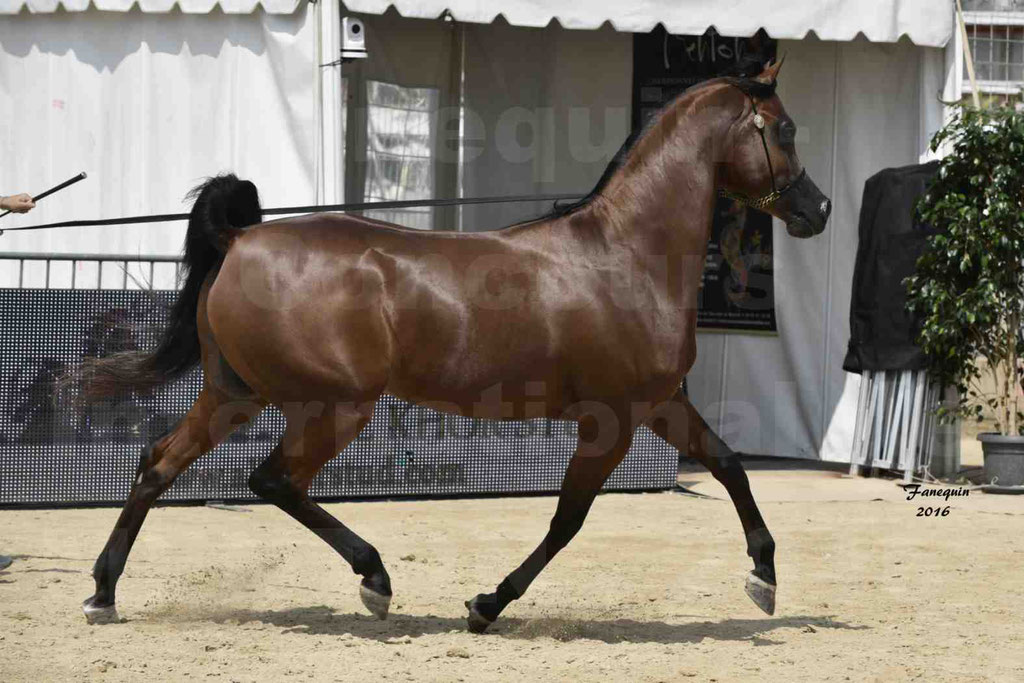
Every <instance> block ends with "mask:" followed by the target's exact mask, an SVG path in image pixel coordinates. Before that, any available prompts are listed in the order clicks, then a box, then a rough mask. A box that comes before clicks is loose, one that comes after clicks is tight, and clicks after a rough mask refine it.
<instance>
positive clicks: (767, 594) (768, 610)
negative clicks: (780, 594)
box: [745, 572, 775, 616]
mask: <svg viewBox="0 0 1024 683" xmlns="http://www.w3.org/2000/svg"><path fill="white" fill-rule="evenodd" d="M745 590H746V591H747V595H749V596H750V599H751V600H753V601H754V604H755V605H757V606H758V607H760V608H761V609H762V610H764V613H765V614H767V615H769V616H771V615H773V614H775V585H774V584H771V583H768V582H767V581H765V580H764V579H762V578H760V577H759V576H757V575H756V574H754V572H750V573H749V574H747V585H746V587H745Z"/></svg>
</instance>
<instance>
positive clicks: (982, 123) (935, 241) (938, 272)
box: [906, 107, 1024, 487]
mask: <svg viewBox="0 0 1024 683" xmlns="http://www.w3.org/2000/svg"><path fill="white" fill-rule="evenodd" d="M939 148H943V149H944V151H947V152H948V154H947V155H946V156H945V157H944V158H943V160H942V164H941V166H940V168H939V171H938V173H937V174H936V177H935V179H934V181H933V183H932V184H931V186H930V187H929V188H928V191H927V192H926V193H925V195H924V196H923V197H922V198H921V201H920V202H919V204H918V215H919V217H920V219H921V221H922V222H923V223H925V224H928V225H930V226H932V227H933V228H934V229H935V230H936V232H935V234H934V235H933V236H932V237H930V238H929V242H928V247H927V249H926V251H925V253H924V254H923V255H922V257H921V258H920V260H919V261H918V262H917V269H916V272H915V274H914V275H913V276H912V277H910V278H908V279H907V280H906V285H907V289H908V298H907V299H908V300H907V305H908V307H909V308H910V310H911V311H912V312H913V313H914V314H915V316H916V318H917V320H918V324H919V325H920V335H919V338H918V341H919V343H920V344H921V347H922V348H923V349H924V351H925V352H926V353H927V354H928V356H929V359H930V363H931V364H930V369H931V373H932V375H933V377H934V378H935V379H936V380H938V381H939V382H941V383H942V384H943V385H945V386H954V387H956V389H957V392H958V402H957V403H955V404H952V405H947V406H945V407H943V408H940V409H939V412H940V415H939V417H940V418H946V419H951V418H955V417H961V418H970V419H975V420H978V421H979V422H980V421H982V420H983V419H984V418H985V417H991V418H994V419H995V422H996V425H997V428H998V430H999V432H998V433H997V434H982V435H981V436H979V437H978V438H979V440H980V441H981V442H982V450H983V452H984V454H985V480H986V483H987V484H990V483H993V482H994V483H996V484H997V485H999V486H1001V487H1005V486H1021V485H1024V437H1022V436H1021V435H1020V434H1021V430H1022V427H1024V415H1022V413H1021V409H1022V408H1024V401H1022V396H1021V380H1022V379H1024V372H1022V370H1024V366H1022V356H1024V339H1022V335H1021V323H1022V320H1024V112H1021V111H1017V110H1015V109H1013V108H996V109H971V108H967V107H960V108H958V110H957V112H956V113H955V115H954V116H953V118H952V119H951V120H950V122H949V123H948V124H947V125H946V126H945V127H944V128H943V129H942V130H941V131H939V132H938V133H937V134H936V135H935V137H934V138H933V139H932V150H933V151H937V150H939ZM983 373H984V375H988V377H987V378H985V379H989V380H991V381H988V382H986V381H983V376H984V375H983ZM989 373H991V374H989Z"/></svg>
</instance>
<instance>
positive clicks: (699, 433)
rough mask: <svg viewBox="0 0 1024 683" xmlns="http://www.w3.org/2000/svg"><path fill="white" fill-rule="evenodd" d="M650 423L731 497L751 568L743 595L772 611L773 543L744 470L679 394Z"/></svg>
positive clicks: (658, 410) (687, 401) (773, 593)
mask: <svg viewBox="0 0 1024 683" xmlns="http://www.w3.org/2000/svg"><path fill="white" fill-rule="evenodd" d="M647 424H648V426H650V428H651V429H652V430H653V431H654V432H655V433H656V434H658V436H660V437H661V438H663V439H665V441H667V442H668V443H669V444H671V445H673V446H675V447H676V448H678V449H679V451H680V452H682V453H686V454H687V455H689V456H690V457H692V458H696V459H697V460H699V461H700V462H701V464H703V465H704V466H705V467H707V468H708V470H710V471H711V474H712V475H713V476H714V477H715V479H717V480H718V481H719V482H720V483H721V484H722V486H724V487H725V490H726V491H727V492H728V493H729V497H730V498H732V502H733V504H734V505H735V506H736V512H737V513H739V516H740V522H741V523H742V524H743V531H744V533H745V534H746V537H747V554H748V555H750V557H751V558H752V559H753V560H754V571H752V572H751V573H750V574H749V575H748V576H747V583H746V591H747V595H749V596H750V599H751V600H753V601H754V603H755V604H756V605H757V606H758V607H760V608H761V609H762V610H764V611H765V612H766V613H768V614H774V613H775V588H776V579H775V541H774V539H772V535H771V534H770V533H768V527H767V526H766V525H765V523H764V519H763V518H762V517H761V512H760V510H758V509H757V503H755V502H754V496H753V495H752V494H751V493H750V484H749V482H748V481H747V473H746V472H745V471H744V470H743V465H742V464H741V463H740V461H739V458H738V457H737V456H736V454H735V453H733V451H732V450H731V449H730V448H729V447H728V446H727V445H726V444H725V442H724V441H722V440H721V439H720V438H719V437H718V435H717V434H715V433H714V432H713V431H712V430H711V428H710V427H709V426H708V424H707V423H706V422H705V421H704V418H702V417H701V416H700V414H699V413H698V412H697V409H696V408H694V407H693V404H692V403H690V401H689V399H688V398H686V396H685V395H684V394H683V392H682V391H681V390H680V391H677V392H676V394H675V395H674V396H673V397H672V398H671V399H670V400H669V401H668V402H666V403H664V404H662V405H661V406H659V408H658V409H657V410H655V412H654V414H653V416H652V417H651V418H649V419H648V420H647Z"/></svg>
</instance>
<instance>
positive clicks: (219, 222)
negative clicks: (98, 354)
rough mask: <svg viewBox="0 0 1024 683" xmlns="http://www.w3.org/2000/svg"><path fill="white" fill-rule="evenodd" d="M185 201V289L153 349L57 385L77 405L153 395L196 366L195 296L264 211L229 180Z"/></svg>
mask: <svg viewBox="0 0 1024 683" xmlns="http://www.w3.org/2000/svg"><path fill="white" fill-rule="evenodd" d="M186 198H188V199H193V200H195V201H194V203H193V205H192V211H191V213H190V214H189V219H188V231H187V233H186V234H185V254H184V259H183V263H182V269H181V278H182V279H183V280H184V285H183V286H182V288H181V292H180V293H179V294H178V299H177V301H175V302H174V305H173V306H172V307H171V309H170V311H169V312H168V315H167V325H166V327H164V328H163V330H162V331H161V332H160V336H159V339H160V340H159V343H158V344H157V347H156V348H155V349H153V350H152V351H122V352H119V353H114V354H111V355H109V356H106V357H103V358H90V359H87V360H85V361H83V362H82V363H81V364H80V365H79V366H77V367H76V368H74V369H72V370H71V371H70V372H69V373H68V374H67V375H66V376H65V377H64V378H63V379H62V380H61V384H62V385H63V386H62V387H61V389H71V393H72V394H73V395H74V397H75V398H76V399H77V400H79V401H85V402H89V401H94V400H97V399H101V398H105V397H108V396H113V395H115V394H118V393H121V392H124V391H131V390H134V391H141V392H147V391H152V390H153V389H155V388H156V387H158V386H160V385H162V384H165V383H167V382H169V381H171V380H173V379H176V378H178V377H180V376H181V375H184V374H185V373H186V372H188V371H189V370H191V369H192V368H193V367H194V366H195V365H196V363H198V362H199V355H200V353H199V335H198V332H197V329H196V310H197V307H198V304H199V290H200V289H201V288H202V286H203V282H205V280H206V277H207V275H208V274H209V273H210V272H211V271H212V270H214V269H215V268H217V267H218V266H219V265H220V263H221V260H222V259H223V258H224V253H225V252H226V251H227V248H228V247H229V246H230V244H231V241H232V238H233V237H234V236H235V235H236V234H237V233H238V231H239V230H240V229H241V228H245V227H247V226H250V225H255V224H256V223H260V222H261V221H262V220H263V211H262V209H261V208H260V198H259V194H258V193H257V191H256V186H255V185H253V184H252V183H251V182H249V181H248V180H239V179H238V178H237V177H235V176H234V175H233V174H225V175H219V176H216V177H213V178H208V179H207V180H206V181H205V182H203V183H202V184H201V185H199V186H197V187H196V188H194V189H193V190H192V191H191V192H189V193H188V195H187V196H186ZM61 393H63V391H62V392H61Z"/></svg>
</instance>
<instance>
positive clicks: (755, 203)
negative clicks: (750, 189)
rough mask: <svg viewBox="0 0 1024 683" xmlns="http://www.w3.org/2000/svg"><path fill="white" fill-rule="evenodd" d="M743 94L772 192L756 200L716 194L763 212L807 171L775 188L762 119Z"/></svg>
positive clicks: (724, 191) (742, 196)
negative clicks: (752, 118) (756, 134)
mask: <svg viewBox="0 0 1024 683" xmlns="http://www.w3.org/2000/svg"><path fill="white" fill-rule="evenodd" d="M743 94H744V95H746V96H747V98H748V99H749V100H750V106H751V108H753V110H754V127H755V128H757V132H758V134H760V136H761V146H762V147H764V158H765V160H766V161H767V162H768V174H769V177H771V179H772V191H771V192H769V193H768V194H765V195H761V196H760V197H757V198H754V197H749V196H747V195H745V194H742V193H740V192H730V191H729V190H719V191H718V194H720V195H722V196H723V197H728V198H729V199H734V200H736V201H738V202H742V203H743V204H746V205H748V206H751V207H753V208H755V209H759V210H762V211H763V210H764V209H767V208H768V207H769V206H771V205H772V204H774V203H775V202H777V201H778V200H779V198H780V197H781V196H782V195H784V194H786V193H787V192H789V191H790V190H791V189H792V188H793V186H794V185H796V184H797V183H798V182H800V179H801V178H803V177H804V176H805V175H807V169H806V168H805V169H803V170H802V171H800V175H798V176H797V177H796V180H794V181H792V182H789V183H786V185H785V186H784V187H782V188H781V189H780V188H778V187H776V185H775V169H774V168H773V167H772V155H771V154H770V153H769V152H768V140H766V139H765V137H764V117H763V116H761V114H760V113H758V111H757V103H756V102H755V101H754V98H753V97H751V96H750V95H749V94H748V93H746V92H744V93H743Z"/></svg>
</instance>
